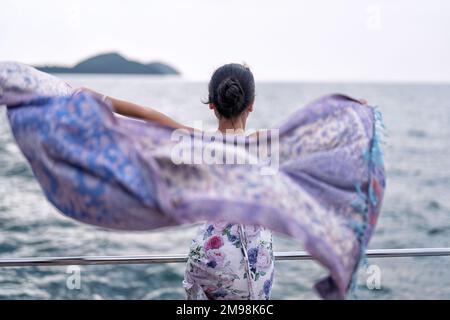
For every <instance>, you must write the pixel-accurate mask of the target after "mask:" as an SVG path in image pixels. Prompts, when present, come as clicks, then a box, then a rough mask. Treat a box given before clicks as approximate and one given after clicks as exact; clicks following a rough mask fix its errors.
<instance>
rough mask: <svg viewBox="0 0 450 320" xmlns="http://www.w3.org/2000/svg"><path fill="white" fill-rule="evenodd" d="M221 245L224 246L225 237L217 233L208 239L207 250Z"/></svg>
mask: <svg viewBox="0 0 450 320" xmlns="http://www.w3.org/2000/svg"><path fill="white" fill-rule="evenodd" d="M221 246H223V239H222V237H221V236H220V235H217V234H216V235H213V236H211V237H209V239H208V240H207V241H206V244H205V251H208V250H211V249H219V248H220V247H221Z"/></svg>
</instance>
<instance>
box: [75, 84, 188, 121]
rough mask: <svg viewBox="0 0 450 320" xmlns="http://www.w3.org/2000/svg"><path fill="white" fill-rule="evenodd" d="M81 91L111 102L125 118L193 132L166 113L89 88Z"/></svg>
mask: <svg viewBox="0 0 450 320" xmlns="http://www.w3.org/2000/svg"><path fill="white" fill-rule="evenodd" d="M79 91H83V92H89V93H90V94H92V95H96V96H99V97H101V98H102V100H104V101H108V102H110V103H111V105H112V107H113V109H114V111H115V112H117V113H118V114H121V115H123V116H127V117H132V118H137V119H141V120H146V121H154V122H157V123H159V124H162V125H164V126H168V127H171V128H173V129H187V130H192V128H191V127H188V126H185V125H183V124H181V123H179V122H177V121H175V120H174V119H172V118H170V117H169V116H167V115H165V114H164V113H162V112H159V111H156V110H155V109H152V108H148V107H142V106H140V105H137V104H134V103H131V102H128V101H124V100H119V99H115V98H112V97H108V96H105V95H102V94H101V93H98V92H96V91H94V90H91V89H88V88H81V89H80V90H79Z"/></svg>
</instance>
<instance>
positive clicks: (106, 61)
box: [36, 53, 180, 75]
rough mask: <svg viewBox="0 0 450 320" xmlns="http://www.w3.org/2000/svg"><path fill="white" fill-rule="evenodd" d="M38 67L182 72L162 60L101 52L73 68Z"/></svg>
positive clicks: (57, 69) (60, 70)
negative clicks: (141, 60) (134, 58)
mask: <svg viewBox="0 0 450 320" xmlns="http://www.w3.org/2000/svg"><path fill="white" fill-rule="evenodd" d="M36 68H37V69H39V70H41V71H44V72H48V73H108V74H154V75H177V74H180V73H179V72H178V71H177V70H176V69H174V68H172V67H171V66H169V65H167V64H164V63H160V62H153V63H148V64H142V63H139V62H136V61H132V60H128V59H126V58H124V57H123V56H121V55H120V54H118V53H106V54H100V55H97V56H94V57H92V58H88V59H86V60H83V61H81V62H80V63H78V64H77V65H75V66H74V67H72V68H68V67H61V66H36Z"/></svg>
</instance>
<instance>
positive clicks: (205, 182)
mask: <svg viewBox="0 0 450 320" xmlns="http://www.w3.org/2000/svg"><path fill="white" fill-rule="evenodd" d="M0 105H6V106H7V107H8V110H7V114H8V119H9V122H10V125H11V129H12V132H13V135H14V137H15V139H16V141H17V144H18V145H19V147H20V149H21V150H22V152H23V153H24V155H25V157H26V158H27V160H28V161H29V163H30V165H31V168H32V170H33V172H34V175H35V176H36V178H37V180H38V182H39V183H40V185H41V187H42V189H43V191H44V193H45V195H46V197H47V198H48V200H49V201H50V202H51V203H52V204H53V205H54V206H55V207H57V208H58V209H59V210H60V211H61V212H62V213H63V214H64V215H66V216H68V217H70V218H73V219H76V220H79V221H82V222H85V223H88V224H92V225H96V226H101V227H106V228H112V229H120V230H154V229H157V228H161V227H168V226H175V225H181V224H187V223H194V222H199V221H203V220H209V221H218V220H225V221H229V222H230V223H231V222H232V223H243V224H247V225H261V226H264V227H267V228H270V229H272V230H273V231H275V232H279V233H281V234H284V235H287V236H290V237H292V238H294V239H296V240H298V241H299V243H300V244H301V245H303V246H304V248H305V249H306V250H307V251H308V252H309V253H310V254H311V255H312V257H313V258H314V259H316V260H317V261H318V262H319V263H320V264H321V265H323V266H324V267H325V268H326V269H327V270H328V271H329V276H327V277H326V278H325V279H322V280H321V281H319V282H317V283H316V285H315V288H316V289H317V291H318V293H319V294H320V295H321V296H322V297H323V298H333V299H335V298H345V297H346V295H347V293H348V291H349V289H350V287H351V284H352V283H354V281H353V280H354V275H355V274H356V270H357V268H358V265H359V262H360V260H361V259H362V257H363V256H364V252H365V248H366V246H367V243H368V241H369V239H370V237H371V235H372V232H373V229H374V227H375V224H376V220H377V217H378V214H379V212H380V206H381V202H382V198H383V193H384V188H385V176H384V166H383V162H382V155H381V152H380V148H379V143H378V142H379V126H380V121H381V118H380V114H379V112H378V111H376V110H375V109H374V108H373V107H370V106H366V105H362V104H361V103H359V102H358V101H356V100H354V99H351V98H349V97H347V96H344V95H328V96H325V97H321V98H319V99H317V100H315V101H314V102H312V103H310V104H308V105H307V106H306V107H304V108H301V109H298V110H297V111H296V112H294V113H293V114H291V115H290V116H289V118H288V120H287V121H285V122H284V123H282V124H281V126H280V127H279V142H278V149H279V170H278V172H277V173H276V174H261V170H260V169H261V165H250V164H234V165H233V164H230V165H217V164H216V165H207V164H202V163H198V164H192V163H181V164H175V163H174V162H173V161H172V158H171V151H172V149H173V147H174V145H175V144H176V142H174V141H173V139H171V135H172V133H173V129H171V128H168V127H164V126H161V125H159V124H157V123H152V122H144V121H138V120H135V119H130V118H126V117H121V116H117V115H115V114H114V113H113V110H112V107H111V106H110V105H109V104H108V103H107V102H104V101H101V99H98V98H96V97H95V96H93V95H90V94H87V93H78V94H74V90H73V89H72V88H71V87H70V85H68V84H67V83H65V82H64V81H62V80H60V79H58V78H56V77H53V76H51V75H48V74H45V73H42V72H40V71H37V70H35V69H34V68H32V67H29V66H27V65H23V64H20V63H15V62H3V63H0ZM186 134H187V135H190V136H191V137H192V136H193V134H192V133H186ZM192 138H193V139H194V141H195V139H198V137H195V134H194V137H192ZM256 140H257V139H251V138H246V145H252V144H256V143H258V142H257V141H256ZM223 143H224V144H226V145H232V146H235V145H236V143H235V140H230V139H229V138H224V141H223ZM241 149H242V148H241ZM245 150H247V149H245ZM245 150H244V151H242V150H239V148H230V150H228V151H227V152H231V153H239V152H246V151H245Z"/></svg>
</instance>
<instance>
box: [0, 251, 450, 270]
mask: <svg viewBox="0 0 450 320" xmlns="http://www.w3.org/2000/svg"><path fill="white" fill-rule="evenodd" d="M274 256H275V260H277V261H281V260H312V259H313V258H312V257H311V256H310V255H309V254H308V253H307V252H304V251H292V252H276V253H275V254H274ZM435 256H450V248H408V249H374V250H367V251H366V257H367V258H395V257H435ZM186 261H187V255H186V254H169V255H136V256H78V257H38V258H5V259H0V268H1V267H26V266H67V265H106V264H150V263H184V262H186Z"/></svg>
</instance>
